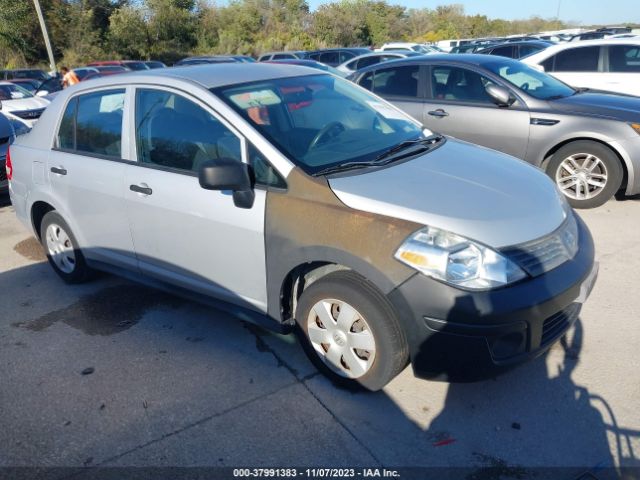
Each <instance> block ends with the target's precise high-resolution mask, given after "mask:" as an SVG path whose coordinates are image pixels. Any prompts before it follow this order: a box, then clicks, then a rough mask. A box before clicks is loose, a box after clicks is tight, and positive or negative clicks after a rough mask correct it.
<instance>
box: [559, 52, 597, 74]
mask: <svg viewBox="0 0 640 480" xmlns="http://www.w3.org/2000/svg"><path fill="white" fill-rule="evenodd" d="M599 56H600V47H580V48H570V49H567V50H564V51H562V52H560V53H558V54H557V55H556V60H555V64H554V71H555V72H597V71H598V57H599Z"/></svg>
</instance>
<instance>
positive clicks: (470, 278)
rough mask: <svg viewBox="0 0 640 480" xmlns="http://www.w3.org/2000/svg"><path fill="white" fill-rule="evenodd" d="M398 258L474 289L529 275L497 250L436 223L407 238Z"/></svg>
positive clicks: (429, 274) (502, 283)
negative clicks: (449, 230) (439, 226)
mask: <svg viewBox="0 0 640 480" xmlns="http://www.w3.org/2000/svg"><path fill="white" fill-rule="evenodd" d="M395 258H397V259H398V260H400V261H401V262H403V263H405V264H407V265H409V266H410V267H412V268H415V269H416V270H418V271H419V272H422V273H424V274H425V275H428V276H430V277H433V278H435V279H437V280H441V281H443V282H446V283H448V284H450V285H454V286H457V287H462V288H468V289H471V290H489V289H491V288H496V287H501V286H504V285H508V284H510V283H513V282H517V281H518V280H521V279H523V278H525V277H526V276H527V275H526V273H524V272H523V271H522V269H520V267H518V266H517V265H516V264H515V263H513V262H512V261H511V260H509V259H508V258H506V257H504V256H502V255H501V254H499V253H498V252H496V251H495V250H492V249H491V248H488V247H485V246H484V245H480V244H478V243H476V242H474V241H472V240H469V239H467V238H464V237H461V236H460V235H456V234H454V233H451V232H447V231H445V230H440V229H438V228H433V227H425V228H423V229H421V230H418V231H417V232H416V233H414V234H413V235H411V236H410V237H409V238H407V240H405V241H404V243H403V244H402V245H401V246H400V248H399V249H398V251H397V252H396V254H395Z"/></svg>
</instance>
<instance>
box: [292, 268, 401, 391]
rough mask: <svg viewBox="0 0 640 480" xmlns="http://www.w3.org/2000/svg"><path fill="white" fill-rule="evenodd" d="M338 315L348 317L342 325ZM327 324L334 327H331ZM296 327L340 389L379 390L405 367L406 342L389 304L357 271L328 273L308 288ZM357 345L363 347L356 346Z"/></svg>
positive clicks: (313, 357) (319, 365) (314, 360)
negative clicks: (319, 313) (354, 345)
mask: <svg viewBox="0 0 640 480" xmlns="http://www.w3.org/2000/svg"><path fill="white" fill-rule="evenodd" d="M349 307H351V309H349ZM319 311H320V312H321V315H322V316H323V318H324V321H323V320H322V319H321V318H320V315H318V313H317V312H319ZM345 312H349V313H348V315H346V313H345ZM339 313H342V314H344V315H346V316H345V317H344V319H343V321H345V322H346V323H344V324H343V325H340V324H339V322H338V319H340V315H339ZM329 322H333V323H332V324H331V327H329V328H327V326H326V325H325V323H326V324H329ZM296 323H297V327H298V328H297V332H298V334H299V336H300V337H301V342H302V344H303V347H304V349H305V352H306V353H307V355H308V356H309V359H310V360H311V362H312V363H313V364H314V365H315V366H316V368H317V369H318V370H319V371H320V372H322V373H323V374H324V375H326V376H327V377H329V379H330V380H331V381H332V382H333V383H334V384H336V385H338V386H341V387H344V388H348V389H352V390H361V389H366V390H371V391H375V390H379V389H381V388H382V387H384V386H385V385H386V384H387V383H389V382H390V381H391V380H392V379H393V378H394V377H395V376H396V375H398V373H400V372H401V371H402V370H403V369H404V367H406V365H407V362H408V358H409V349H408V346H407V340H406V338H405V335H404V332H403V331H402V329H401V328H400V324H399V322H398V320H397V318H396V315H395V313H394V312H393V309H392V307H391V305H390V304H389V302H388V301H387V299H386V298H385V297H384V295H383V294H382V293H381V292H380V291H378V289H377V288H376V287H375V286H374V285H372V284H371V283H370V282H368V281H367V280H366V279H364V278H363V277H361V276H359V275H357V274H355V273H353V272H350V271H338V272H334V273H330V274H328V275H326V276H325V277H323V278H321V279H320V280H317V281H316V282H314V283H312V284H311V285H310V286H309V287H308V288H307V289H305V290H304V291H303V292H302V295H301V296H300V299H299V301H298V306H297V308H296ZM310 332H311V334H310ZM367 332H368V333H367ZM322 340H326V341H322ZM354 343H355V344H358V345H360V346H362V347H363V348H360V349H358V348H357V347H352V345H353V344H354ZM364 347H373V348H369V349H365V348H364ZM320 352H322V353H320ZM329 352H332V353H331V354H329ZM330 357H331V359H330ZM331 360H334V361H333V362H332V361H331ZM338 363H339V364H340V366H338Z"/></svg>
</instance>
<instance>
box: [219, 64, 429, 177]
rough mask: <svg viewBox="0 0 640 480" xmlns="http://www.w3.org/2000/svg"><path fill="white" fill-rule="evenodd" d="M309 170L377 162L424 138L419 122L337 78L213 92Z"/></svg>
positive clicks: (259, 84)
mask: <svg viewBox="0 0 640 480" xmlns="http://www.w3.org/2000/svg"><path fill="white" fill-rule="evenodd" d="M213 91H214V93H215V94H217V95H218V96H219V97H221V98H222V99H223V100H224V101H225V102H227V103H228V104H229V105H230V106H231V107H232V108H234V109H235V110H236V111H238V112H239V113H240V114H241V115H242V116H243V117H244V118H245V119H246V120H247V121H249V122H250V123H251V124H252V125H253V126H254V127H255V128H256V129H257V130H258V131H260V133H261V134H262V135H264V137H265V138H267V139H268V140H269V141H270V142H271V143H272V144H273V145H274V146H275V147H277V148H278V149H279V150H280V151H281V152H282V153H283V154H285V155H286V156H287V157H288V158H289V159H291V161H292V162H293V163H295V164H296V165H298V166H300V167H301V168H302V169H303V170H304V171H305V172H307V173H308V174H310V175H313V174H314V173H316V172H319V171H321V170H325V169H326V168H327V167H333V166H338V165H341V164H343V163H346V162H366V161H373V160H374V159H376V158H377V157H378V156H379V155H381V154H382V153H384V152H386V151H388V150H389V149H390V148H392V147H393V146H395V145H398V144H400V143H402V142H404V141H407V140H415V139H418V138H424V134H423V132H422V129H421V127H420V124H418V123H417V122H416V121H415V120H413V119H411V118H410V117H408V116H407V115H406V114H404V113H402V112H401V111H399V110H397V109H396V108H395V107H392V106H389V105H387V104H385V103H383V102H381V101H380V100H379V99H378V98H376V97H374V96H373V95H371V94H369V93H367V92H365V91H362V90H361V89H360V88H358V87H356V86H355V85H354V84H352V83H351V82H348V81H346V80H342V79H340V78H337V77H334V76H331V75H325V74H322V75H309V76H302V77H292V78H277V79H273V80H267V81H261V82H252V83H247V84H244V85H240V86H233V87H222V88H218V89H214V90H213Z"/></svg>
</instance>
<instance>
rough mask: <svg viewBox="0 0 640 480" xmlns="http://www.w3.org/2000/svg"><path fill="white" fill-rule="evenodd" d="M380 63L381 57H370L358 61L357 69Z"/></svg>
mask: <svg viewBox="0 0 640 480" xmlns="http://www.w3.org/2000/svg"><path fill="white" fill-rule="evenodd" d="M381 61H382V57H380V56H372V57H364V58H361V59H360V60H358V68H359V69H360V68H364V67H368V66H369V65H375V64H376V63H380V62H381Z"/></svg>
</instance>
